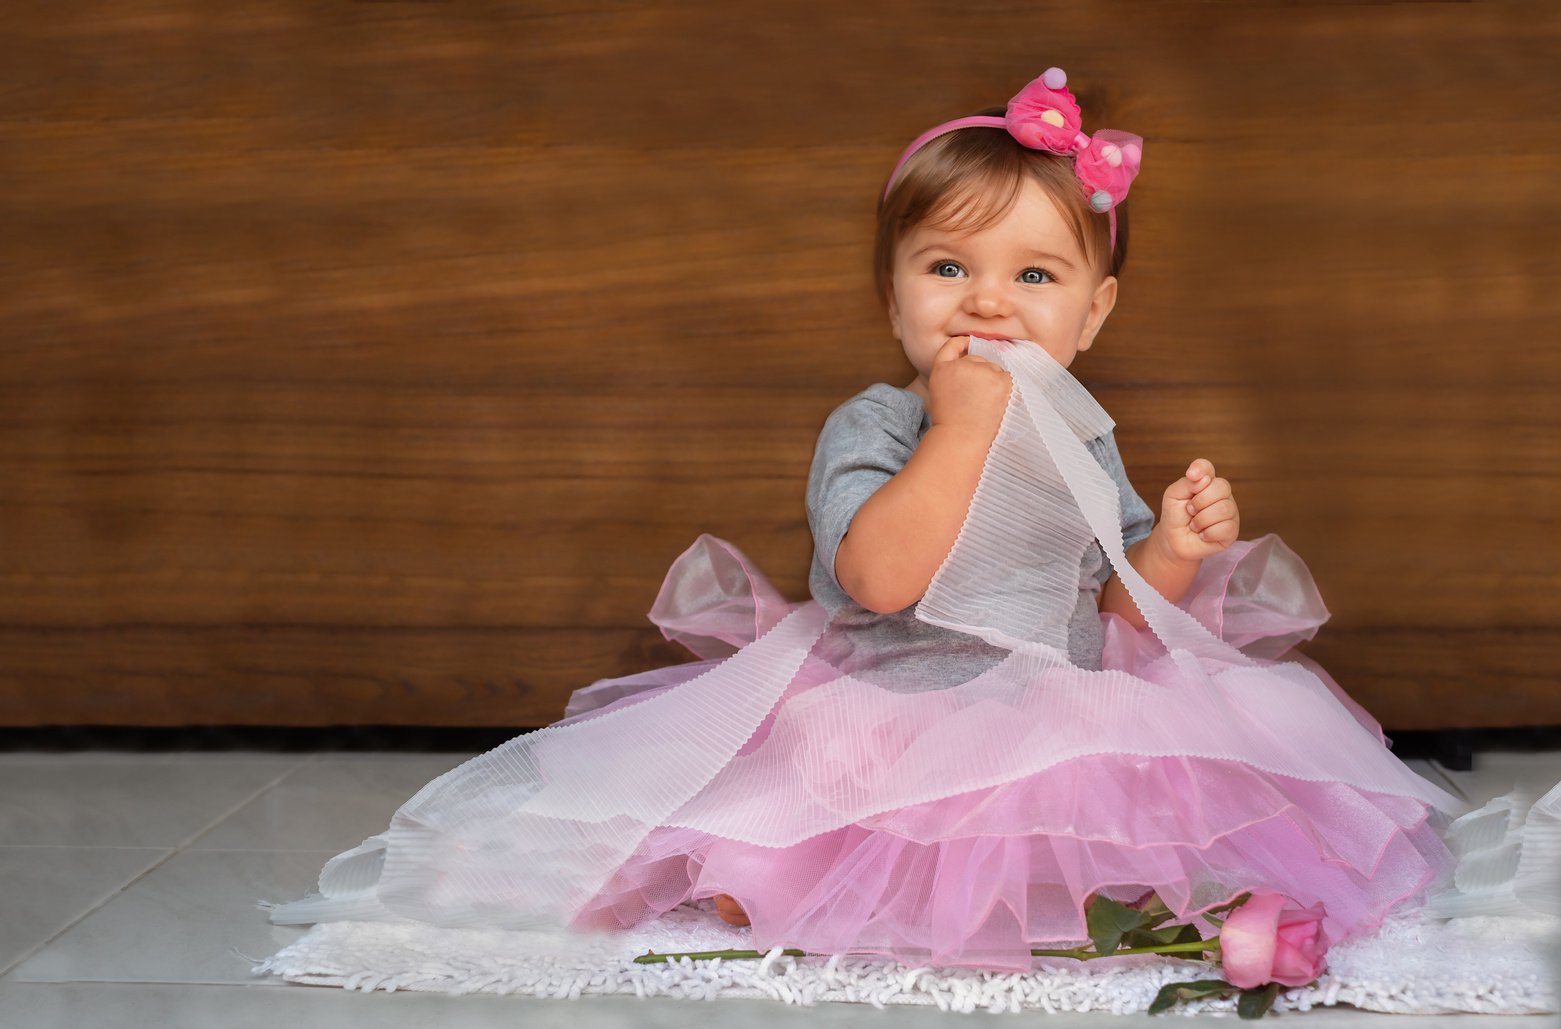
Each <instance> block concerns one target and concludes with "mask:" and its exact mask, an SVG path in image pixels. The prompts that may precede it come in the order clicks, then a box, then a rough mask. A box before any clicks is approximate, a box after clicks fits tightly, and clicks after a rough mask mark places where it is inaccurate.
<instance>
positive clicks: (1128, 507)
mask: <svg viewBox="0 0 1561 1029" xmlns="http://www.w3.org/2000/svg"><path fill="white" fill-rule="evenodd" d="M1088 449H1089V451H1090V453H1092V454H1094V455H1095V460H1096V461H1098V462H1100V467H1102V468H1104V469H1105V471H1106V474H1107V475H1109V476H1111V481H1112V482H1115V483H1116V484H1117V492H1118V494H1119V496H1120V497H1121V503H1122V548H1123V549H1124V550H1125V549H1127V548H1128V547H1131V546H1132V545H1133V544H1134V543H1137V542H1138V541H1139V540H1141V539H1144V538H1146V537H1147V536H1148V535H1149V533H1150V532H1151V531H1153V529H1154V522H1155V513H1154V510H1153V509H1152V508H1151V507H1150V506H1149V505H1148V504H1146V503H1144V499H1143V498H1142V497H1140V496H1139V495H1138V491H1137V490H1135V489H1133V484H1132V483H1131V482H1129V481H1128V478H1127V469H1126V468H1124V467H1123V466H1122V454H1121V453H1120V452H1119V451H1118V450H1117V441H1116V434H1115V433H1111V432H1108V433H1106V434H1105V435H1104V436H1101V437H1099V438H1098V439H1092V440H1090V441H1089V444H1088ZM1111 572H1112V568H1111V558H1110V557H1109V556H1108V557H1107V558H1106V559H1105V562H1104V563H1103V564H1102V566H1101V570H1100V582H1101V585H1102V586H1104V585H1105V583H1106V581H1107V580H1108V579H1110V578H1111Z"/></svg>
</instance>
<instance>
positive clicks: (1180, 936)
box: [1122, 925, 1203, 947]
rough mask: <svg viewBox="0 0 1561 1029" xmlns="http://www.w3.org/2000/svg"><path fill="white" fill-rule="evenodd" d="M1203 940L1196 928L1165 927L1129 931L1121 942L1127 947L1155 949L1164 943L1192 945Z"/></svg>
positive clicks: (1181, 926)
mask: <svg viewBox="0 0 1561 1029" xmlns="http://www.w3.org/2000/svg"><path fill="white" fill-rule="evenodd" d="M1201 939H1203V937H1202V936H1200V935H1199V934H1198V927H1197V926H1193V925H1167V926H1161V927H1160V928H1158V929H1150V928H1147V927H1145V928H1142V929H1133V930H1130V931H1129V932H1128V933H1126V934H1125V935H1124V936H1123V940H1122V942H1124V943H1126V944H1127V945H1128V946H1129V947H1157V946H1160V945H1162V944H1166V943H1192V942H1194V941H1195V940H1201Z"/></svg>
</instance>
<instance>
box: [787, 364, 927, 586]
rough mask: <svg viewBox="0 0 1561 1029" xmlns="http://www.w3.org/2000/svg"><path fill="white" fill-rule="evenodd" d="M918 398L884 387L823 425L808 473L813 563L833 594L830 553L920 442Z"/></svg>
mask: <svg viewBox="0 0 1561 1029" xmlns="http://www.w3.org/2000/svg"><path fill="white" fill-rule="evenodd" d="M922 415H923V408H922V403H921V398H920V397H918V396H917V395H916V394H914V393H911V392H909V391H907V390H903V389H896V388H895V387H893V386H890V385H888V384H887V383H879V384H877V385H874V386H871V387H869V388H868V389H866V390H864V391H863V392H861V393H859V394H857V395H856V396H854V397H852V398H851V399H850V400H848V401H846V402H845V403H844V404H842V405H840V406H839V407H838V408H836V409H835V411H834V412H833V413H832V414H831V415H830V416H829V418H828V419H827V420H825V422H824V428H823V431H822V432H820V433H819V437H818V445H817V446H816V447H815V448H814V452H813V467H812V469H811V471H810V472H809V474H808V494H807V505H808V528H809V529H811V530H812V532H813V550H814V556H815V563H816V564H817V565H818V566H819V568H821V569H822V570H823V572H825V573H827V575H828V576H829V580H830V582H831V583H832V584H833V585H834V587H835V588H836V589H839V586H840V583H839V581H838V580H837V579H836V578H835V553H836V551H838V550H839V549H840V541H841V540H842V539H844V538H845V535H846V531H847V530H848V529H849V528H850V527H851V520H852V519H853V518H855V517H856V513H857V511H859V510H860V509H861V507H862V505H863V504H865V503H867V498H869V497H871V496H872V495H873V494H874V493H876V492H877V491H878V488H879V487H880V486H882V485H883V484H884V483H886V482H888V481H889V480H890V479H891V478H893V477H894V475H895V474H896V473H897V472H899V470H900V469H901V468H904V467H905V463H906V462H907V461H909V460H910V457H911V454H912V453H914V452H915V450H916V444H917V443H918V442H919V441H920V438H921V426H922Z"/></svg>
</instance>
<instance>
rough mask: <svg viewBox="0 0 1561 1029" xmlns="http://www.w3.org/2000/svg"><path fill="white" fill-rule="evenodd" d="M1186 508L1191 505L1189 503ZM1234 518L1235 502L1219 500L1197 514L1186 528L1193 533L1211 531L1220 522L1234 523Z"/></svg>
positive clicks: (1190, 512)
mask: <svg viewBox="0 0 1561 1029" xmlns="http://www.w3.org/2000/svg"><path fill="white" fill-rule="evenodd" d="M1187 506H1188V507H1189V508H1191V507H1192V506H1193V505H1192V504H1191V502H1189V503H1188V505H1187ZM1192 513H1193V512H1192V511H1189V512H1188V514H1192ZM1235 518H1236V502H1235V501H1234V500H1219V501H1215V502H1214V503H1212V504H1210V505H1209V506H1208V507H1205V508H1204V509H1203V510H1202V511H1199V512H1197V514H1196V515H1195V516H1194V518H1193V519H1192V521H1191V522H1189V523H1188V526H1189V527H1190V528H1191V529H1192V531H1193V532H1202V531H1204V530H1205V529H1212V528H1213V527H1214V526H1216V525H1218V524H1220V523H1221V522H1225V521H1234V519H1235Z"/></svg>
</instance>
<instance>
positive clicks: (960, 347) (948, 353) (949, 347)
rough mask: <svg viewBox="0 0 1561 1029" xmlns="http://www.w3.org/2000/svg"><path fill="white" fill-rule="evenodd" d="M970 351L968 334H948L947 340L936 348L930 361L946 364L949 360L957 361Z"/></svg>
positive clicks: (936, 363)
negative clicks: (935, 352) (936, 350)
mask: <svg viewBox="0 0 1561 1029" xmlns="http://www.w3.org/2000/svg"><path fill="white" fill-rule="evenodd" d="M969 351H970V337H969V336H950V337H949V341H948V342H947V343H945V344H943V345H942V346H941V347H939V348H938V352H937V354H936V355H935V356H934V357H933V358H932V363H933V364H935V365H938V364H948V363H949V362H950V361H958V360H959V359H960V358H961V357H964V356H965V355H966V354H967V353H969Z"/></svg>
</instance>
